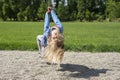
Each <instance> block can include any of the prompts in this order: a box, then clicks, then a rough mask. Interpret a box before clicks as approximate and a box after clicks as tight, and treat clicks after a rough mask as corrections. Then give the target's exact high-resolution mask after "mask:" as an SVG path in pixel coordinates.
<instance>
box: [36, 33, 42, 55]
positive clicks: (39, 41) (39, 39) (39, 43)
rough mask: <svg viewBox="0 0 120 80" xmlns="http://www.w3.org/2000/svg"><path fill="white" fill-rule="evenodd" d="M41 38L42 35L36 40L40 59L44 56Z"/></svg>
mask: <svg viewBox="0 0 120 80" xmlns="http://www.w3.org/2000/svg"><path fill="white" fill-rule="evenodd" d="M42 37H43V35H38V36H37V38H36V40H37V45H38V49H39V54H41V57H43V56H44V47H43V46H42V45H41V40H42Z"/></svg>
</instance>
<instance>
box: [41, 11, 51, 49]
mask: <svg viewBox="0 0 120 80" xmlns="http://www.w3.org/2000/svg"><path fill="white" fill-rule="evenodd" d="M49 34H50V15H49V14H48V13H47V12H46V14H45V22H44V34H43V38H42V46H44V47H45V46H46V45H47V37H48V35H49Z"/></svg>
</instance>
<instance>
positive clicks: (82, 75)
mask: <svg viewBox="0 0 120 80" xmlns="http://www.w3.org/2000/svg"><path fill="white" fill-rule="evenodd" d="M26 55H27V56H26ZM119 58H120V54H119V53H117V52H105V53H90V52H65V55H64V59H63V62H62V64H61V67H60V68H59V69H57V66H56V65H47V64H46V63H45V61H44V59H42V58H40V57H39V54H38V52H36V51H0V80H120V76H119V75H120V59H119Z"/></svg>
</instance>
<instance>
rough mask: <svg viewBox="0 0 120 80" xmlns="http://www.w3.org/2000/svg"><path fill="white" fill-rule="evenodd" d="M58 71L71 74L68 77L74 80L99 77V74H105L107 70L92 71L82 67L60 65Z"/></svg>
mask: <svg viewBox="0 0 120 80" xmlns="http://www.w3.org/2000/svg"><path fill="white" fill-rule="evenodd" d="M60 66H61V69H59V71H69V72H71V73H70V74H69V75H68V76H70V77H76V78H90V77H93V76H99V74H100V73H104V74H105V73H106V72H107V70H108V69H93V68H91V69H90V68H88V67H86V66H83V65H76V64H61V65H60Z"/></svg>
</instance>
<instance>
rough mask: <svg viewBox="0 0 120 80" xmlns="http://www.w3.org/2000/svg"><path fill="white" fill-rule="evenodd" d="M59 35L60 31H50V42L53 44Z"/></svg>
mask: <svg viewBox="0 0 120 80" xmlns="http://www.w3.org/2000/svg"><path fill="white" fill-rule="evenodd" d="M59 34H60V31H59V30H57V29H55V30H52V32H51V37H52V41H53V42H54V41H56V40H57V38H58V36H59Z"/></svg>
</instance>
